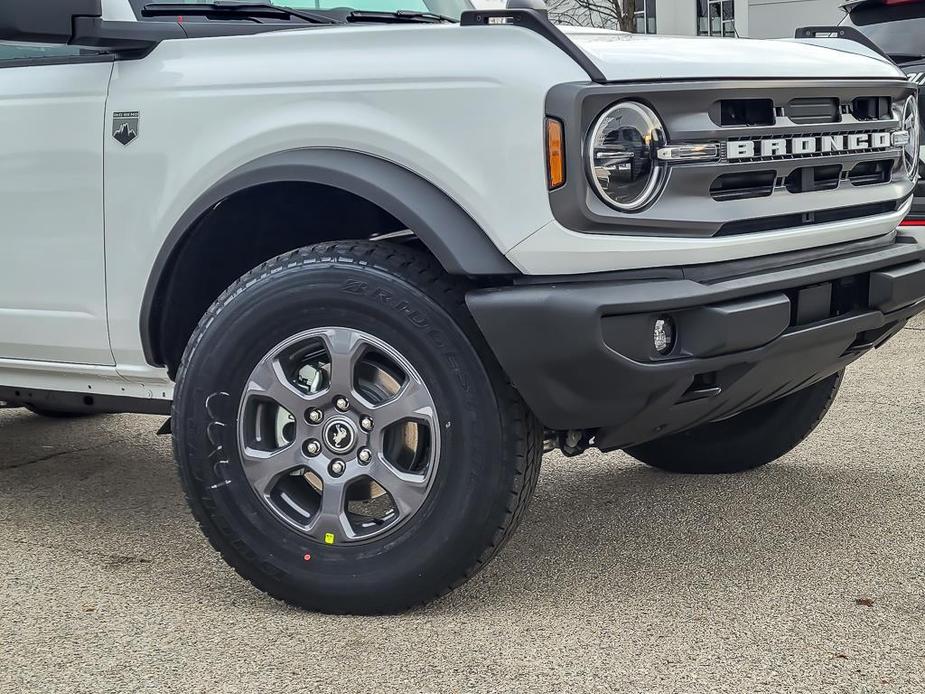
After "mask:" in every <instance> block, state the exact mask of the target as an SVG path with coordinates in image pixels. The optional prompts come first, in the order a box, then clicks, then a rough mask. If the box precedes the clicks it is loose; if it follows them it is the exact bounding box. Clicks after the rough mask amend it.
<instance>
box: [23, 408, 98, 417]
mask: <svg viewBox="0 0 925 694" xmlns="http://www.w3.org/2000/svg"><path fill="white" fill-rule="evenodd" d="M24 407H25V408H26V409H27V410H29V412H31V413H32V414H35V415H38V416H39V417H48V418H49V419H82V418H84V417H93V416H95V415H97V414H99V413H97V412H76V411H68V410H50V409H47V408H45V407H39V406H37V405H24Z"/></svg>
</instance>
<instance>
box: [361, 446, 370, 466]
mask: <svg viewBox="0 0 925 694" xmlns="http://www.w3.org/2000/svg"><path fill="white" fill-rule="evenodd" d="M357 458H359V459H360V462H361V463H363V464H364V465H366V464H367V463H368V462H369V461H370V460H372V459H373V452H372V451H371V450H369V449H368V448H361V449H360V450H359V452H358V453H357Z"/></svg>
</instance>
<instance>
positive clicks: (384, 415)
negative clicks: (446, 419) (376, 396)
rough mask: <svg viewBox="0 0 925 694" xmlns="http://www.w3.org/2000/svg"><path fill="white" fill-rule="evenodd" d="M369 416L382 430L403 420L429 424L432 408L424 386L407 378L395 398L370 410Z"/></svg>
mask: <svg viewBox="0 0 925 694" xmlns="http://www.w3.org/2000/svg"><path fill="white" fill-rule="evenodd" d="M370 414H371V416H372V418H373V421H375V423H376V427H377V428H378V429H379V430H382V429H384V428H385V427H387V426H389V425H390V424H395V422H400V421H401V420H403V419H423V420H425V421H427V422H431V421H433V417H434V406H433V401H432V400H431V399H430V394H429V393H428V392H427V388H425V387H424V384H423V383H418V382H417V381H414V380H411V379H410V378H409V379H408V381H407V382H406V383H405V384H404V385H403V386H402V388H401V390H399V391H398V393H396V395H395V397H393V398H392V399H391V400H388V401H387V402H385V403H384V404H382V405H379V406H378V407H373V408H371V412H370Z"/></svg>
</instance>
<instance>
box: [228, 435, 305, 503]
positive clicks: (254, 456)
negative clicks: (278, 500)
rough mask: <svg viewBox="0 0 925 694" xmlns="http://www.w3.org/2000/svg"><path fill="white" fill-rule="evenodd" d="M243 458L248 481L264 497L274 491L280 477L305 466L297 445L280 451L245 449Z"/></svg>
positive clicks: (242, 453) (242, 454)
mask: <svg viewBox="0 0 925 694" xmlns="http://www.w3.org/2000/svg"><path fill="white" fill-rule="evenodd" d="M241 458H242V461H241V462H242V463H243V465H244V474H245V475H246V476H247V479H248V481H249V482H250V483H251V486H252V487H253V488H254V490H255V491H257V492H258V493H259V494H261V495H263V496H266V495H268V494H269V493H270V492H271V491H273V487H275V486H276V483H277V482H278V481H279V478H280V477H282V476H283V475H285V474H287V473H289V472H291V471H292V470H294V469H296V468H298V467H301V466H302V465H303V461H302V459H301V456H300V455H299V452H298V446H295V445H290V446H287V447H286V448H283V449H280V450H278V451H259V450H256V449H253V448H247V447H245V448H244V449H243V450H242V452H241Z"/></svg>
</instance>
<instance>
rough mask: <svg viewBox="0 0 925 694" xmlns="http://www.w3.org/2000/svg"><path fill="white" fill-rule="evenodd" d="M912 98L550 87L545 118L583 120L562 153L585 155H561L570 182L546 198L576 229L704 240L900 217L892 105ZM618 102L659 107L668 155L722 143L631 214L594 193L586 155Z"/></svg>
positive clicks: (773, 89) (797, 87)
mask: <svg viewBox="0 0 925 694" xmlns="http://www.w3.org/2000/svg"><path fill="white" fill-rule="evenodd" d="M912 93H914V89H913V88H912V87H910V85H909V84H908V83H907V82H906V81H903V80H900V79H895V80H892V79H884V80H864V79H857V80H828V81H821V80H798V79H796V80H742V81H732V80H729V81H712V82H708V81H704V82H662V83H651V82H649V83H632V82H623V83H613V84H607V85H594V86H582V85H562V86H561V87H557V88H555V89H553V90H552V91H550V94H549V96H548V97H547V114H548V115H550V116H552V117H557V118H560V119H561V120H563V122H565V123H567V124H568V123H575V122H578V123H579V125H578V126H577V127H571V129H570V130H568V131H567V138H568V140H569V141H568V143H567V148H566V149H567V150H568V148H569V147H568V146H571V149H570V150H569V151H571V152H573V153H580V155H575V156H570V157H568V158H567V166H568V167H569V174H570V176H567V179H568V182H567V183H566V185H565V186H562V187H561V188H560V189H557V190H555V191H553V192H551V193H550V201H551V203H552V208H553V213H554V215H555V217H556V219H557V220H558V221H559V222H561V223H562V224H563V225H565V226H566V227H567V228H570V229H574V230H576V231H585V232H590V233H600V234H632V235H641V236H648V235H651V236H675V237H700V238H707V237H712V236H717V235H721V236H728V235H730V234H737V233H743V234H745V233H752V232H755V231H770V230H776V229H786V228H792V227H796V228H799V227H810V226H812V225H813V224H821V223H823V222H825V221H836V220H850V219H858V218H864V217H868V216H873V215H877V214H881V213H883V212H897V211H898V209H899V205H898V202H899V201H904V200H907V199H908V198H909V196H910V194H911V193H912V188H913V186H912V183H911V181H909V179H908V177H907V176H906V175H905V173H904V172H903V171H902V168H901V166H899V162H900V160H901V155H902V146H901V139H899V138H894V137H893V133H894V132H896V131H898V130H901V124H900V123H899V119H898V110H896V109H894V105H899V104H903V103H904V102H905V100H906V99H907V98H908V97H909V95H911V94H912ZM622 100H635V101H641V102H644V103H645V104H647V105H648V106H649V107H650V108H652V109H653V110H654V111H655V112H656V113H657V114H658V116H659V118H660V120H661V121H662V123H663V124H664V131H665V138H664V142H663V143H660V144H659V145H658V146H659V147H660V148H664V149H665V151H666V152H667V151H668V150H669V149H670V148H672V147H678V146H681V145H694V146H696V145H711V146H712V147H709V148H706V149H709V150H713V149H716V150H718V156H717V157H716V158H714V159H706V158H705V159H702V160H699V161H698V160H689V159H688V160H674V161H670V163H667V164H665V165H666V166H667V168H668V172H667V175H666V177H665V183H664V187H663V189H662V191H661V193H660V194H659V197H658V198H657V199H656V200H654V201H653V202H652V203H651V204H650V205H648V206H647V207H646V208H644V209H641V210H637V211H634V212H621V211H618V210H615V209H613V208H611V207H609V206H608V205H607V204H606V202H604V201H603V200H601V199H600V198H599V197H598V196H597V195H596V194H594V191H593V189H592V188H590V186H589V185H588V182H589V178H588V171H587V167H586V165H585V160H586V157H585V156H584V153H585V151H586V147H587V142H586V138H587V135H588V133H589V132H590V130H591V128H592V127H593V125H594V123H595V122H596V120H597V118H598V117H599V116H600V114H601V113H603V112H604V111H605V110H606V109H607V108H609V107H610V106H612V105H613V104H614V103H617V102H619V101H622ZM894 141H895V142H896V145H894V144H893V143H894ZM694 149H696V147H695V148H692V150H694ZM665 160H666V161H668V159H665ZM890 221H891V220H884V221H883V223H882V224H881V223H878V224H876V225H875V227H872V228H871V233H872V234H876V233H881V232H884V231H885V229H883V228H882V227H885V226H888V224H889V222H890ZM855 233H858V232H857V231H855Z"/></svg>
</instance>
